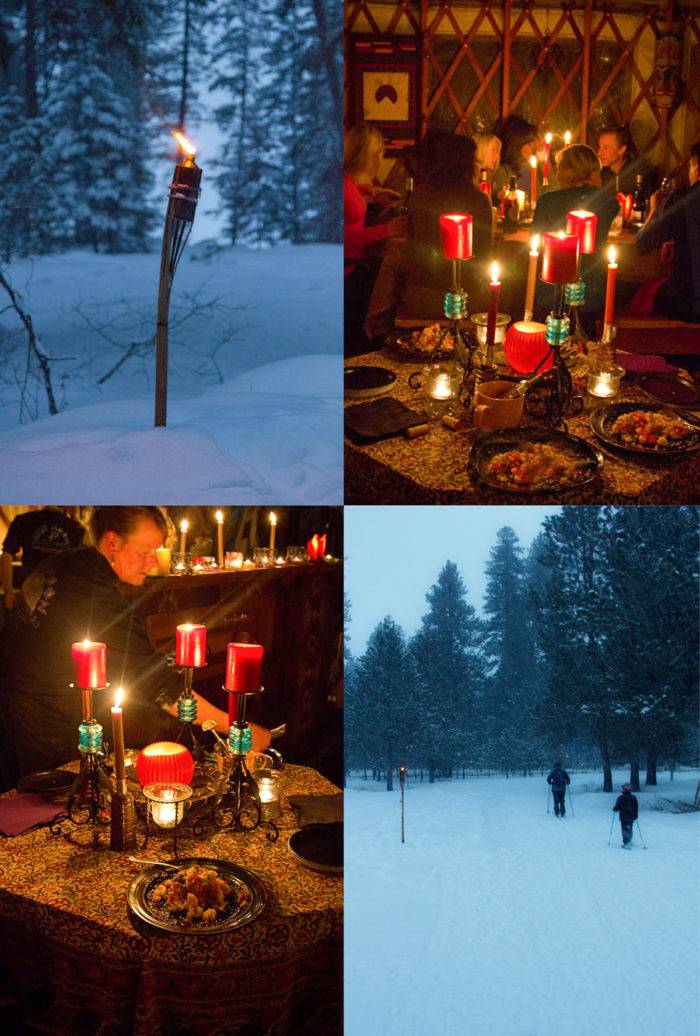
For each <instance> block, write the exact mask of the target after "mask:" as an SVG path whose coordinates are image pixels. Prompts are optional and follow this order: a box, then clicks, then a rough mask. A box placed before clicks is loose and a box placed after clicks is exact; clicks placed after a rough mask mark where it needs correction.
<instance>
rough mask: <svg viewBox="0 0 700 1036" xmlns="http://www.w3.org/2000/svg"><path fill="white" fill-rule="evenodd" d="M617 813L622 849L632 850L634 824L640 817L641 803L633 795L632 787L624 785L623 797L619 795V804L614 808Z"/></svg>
mask: <svg viewBox="0 0 700 1036" xmlns="http://www.w3.org/2000/svg"><path fill="white" fill-rule="evenodd" d="M613 809H614V810H615V812H616V813H619V814H620V827H621V828H622V848H623V849H631V848H632V844H631V843H632V833H633V827H634V822H635V820H636V819H637V817H638V815H639V803H638V802H637V800H636V798H635V797H634V795H633V794H632V785H631V784H623V785H622V795H618V798H617V802H616V803H615V805H614V806H613Z"/></svg>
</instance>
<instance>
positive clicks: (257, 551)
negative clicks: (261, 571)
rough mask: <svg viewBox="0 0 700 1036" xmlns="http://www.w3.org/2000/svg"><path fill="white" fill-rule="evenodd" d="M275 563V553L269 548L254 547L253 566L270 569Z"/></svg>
mask: <svg viewBox="0 0 700 1036" xmlns="http://www.w3.org/2000/svg"><path fill="white" fill-rule="evenodd" d="M274 563H275V552H274V550H270V548H269V547H253V564H254V565H257V566H258V567H259V568H269V567H270V565H274Z"/></svg>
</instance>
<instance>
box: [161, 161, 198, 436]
mask: <svg viewBox="0 0 700 1036" xmlns="http://www.w3.org/2000/svg"><path fill="white" fill-rule="evenodd" d="M201 180H202V170H201V169H200V168H199V166H198V165H197V163H196V162H195V160H194V151H192V153H191V154H188V155H186V157H185V160H184V161H183V162H182V163H180V164H179V165H176V166H175V175H174V176H173V182H172V183H171V184H170V187H169V193H168V208H167V210H166V214H165V225H164V228H163V248H162V251H161V258H160V280H159V284H158V318H157V324H156V401H155V422H154V423H155V427H156V428H159V427H164V426H165V424H166V420H167V406H168V312H169V309H170V290H171V288H172V284H173V279H174V277H175V271H176V269H177V265H178V263H179V261H180V257H181V255H182V253H183V251H184V248H185V245H186V244H187V239H188V237H189V236H190V232H191V230H192V224H193V223H194V216H195V211H196V208H197V200H198V198H199V195H200V187H199V185H200V183H201Z"/></svg>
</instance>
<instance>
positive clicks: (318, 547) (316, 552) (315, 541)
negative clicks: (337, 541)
mask: <svg viewBox="0 0 700 1036" xmlns="http://www.w3.org/2000/svg"><path fill="white" fill-rule="evenodd" d="M306 553H307V554H308V556H309V561H323V557H324V555H325V553H326V534H325V532H324V534H323V536H319V535H318V533H317V532H315V533H314V534H313V536H312V537H311V539H310V540H309V542H308V543H307V544H306Z"/></svg>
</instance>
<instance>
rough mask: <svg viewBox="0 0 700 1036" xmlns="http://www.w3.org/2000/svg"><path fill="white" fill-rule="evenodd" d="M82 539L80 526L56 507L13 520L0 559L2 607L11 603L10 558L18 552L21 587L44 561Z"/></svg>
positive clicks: (83, 532) (82, 534)
mask: <svg viewBox="0 0 700 1036" xmlns="http://www.w3.org/2000/svg"><path fill="white" fill-rule="evenodd" d="M84 535H85V530H84V528H83V527H82V525H81V524H80V523H79V522H76V521H75V520H74V519H73V518H70V517H69V516H68V515H67V514H66V513H65V512H64V511H62V510H61V509H60V508H58V507H39V508H32V509H31V510H29V511H26V512H25V513H24V514H18V515H17V516H16V517H15V518H13V519H12V521H11V522H10V527H9V529H8V530H7V535H6V536H5V542H4V543H3V545H2V556H0V582H2V588H3V591H4V602H5V607H6V608H7V609H8V610H9V609H10V608H12V607H13V605H14V603H15V595H14V588H13V585H12V574H13V572H12V558H13V555H15V554H18V553H19V551H20V550H21V551H22V567H21V573H20V575H21V579H20V582H21V583H23V582H24V580H25V579H26V578H27V576H28V575H29V574H30V572H32V571H33V570H34V569H35V568H36V566H37V565H40V564H41V562H42V561H47V560H48V559H49V558H51V557H53V556H54V555H55V554H59V553H60V552H61V551H63V550H69V549H70V548H71V547H79V546H80V545H81V544H82V542H83V536H84Z"/></svg>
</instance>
